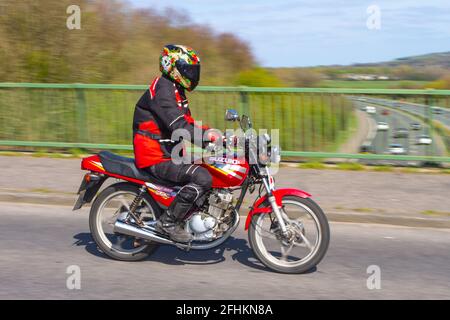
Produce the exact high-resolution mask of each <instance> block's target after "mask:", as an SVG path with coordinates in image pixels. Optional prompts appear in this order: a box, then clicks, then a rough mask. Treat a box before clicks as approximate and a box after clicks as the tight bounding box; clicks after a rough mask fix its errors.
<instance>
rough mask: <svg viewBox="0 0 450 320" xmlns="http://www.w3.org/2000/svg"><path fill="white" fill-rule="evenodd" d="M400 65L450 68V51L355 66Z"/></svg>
mask: <svg viewBox="0 0 450 320" xmlns="http://www.w3.org/2000/svg"><path fill="white" fill-rule="evenodd" d="M400 65H409V66H411V67H415V68H423V67H439V68H445V69H450V51H448V52H437V53H428V54H423V55H419V56H410V57H404V58H398V59H395V60H392V61H386V62H376V63H356V64H353V65H351V66H353V67H396V66H400Z"/></svg>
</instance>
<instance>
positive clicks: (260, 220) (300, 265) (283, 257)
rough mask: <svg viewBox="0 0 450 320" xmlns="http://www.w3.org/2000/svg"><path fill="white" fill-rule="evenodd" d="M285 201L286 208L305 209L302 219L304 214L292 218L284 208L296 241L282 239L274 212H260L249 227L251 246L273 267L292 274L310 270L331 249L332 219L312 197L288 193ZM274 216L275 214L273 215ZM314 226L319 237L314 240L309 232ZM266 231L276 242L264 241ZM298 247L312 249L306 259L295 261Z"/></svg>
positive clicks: (278, 270) (270, 267)
mask: <svg viewBox="0 0 450 320" xmlns="http://www.w3.org/2000/svg"><path fill="white" fill-rule="evenodd" d="M282 204H283V208H284V207H285V206H288V205H292V206H296V207H297V208H298V209H297V210H298V212H300V211H303V212H304V217H303V219H301V218H300V216H301V215H298V216H299V217H298V218H297V219H295V218H292V219H290V217H287V214H288V213H287V212H286V211H283V212H284V213H285V214H286V215H285V217H286V218H287V219H288V220H287V221H286V219H285V223H286V225H288V226H289V228H290V230H292V232H294V234H295V235H296V236H295V237H294V238H295V239H296V240H295V241H292V242H289V241H285V240H283V239H281V237H280V230H279V228H278V227H277V226H278V225H277V223H276V221H275V220H271V215H269V214H257V215H254V216H253V217H252V220H251V225H250V228H249V234H248V237H249V243H250V246H251V248H252V250H253V253H254V254H255V256H256V258H258V260H259V261H261V263H262V264H264V265H265V266H266V267H268V268H269V269H272V270H274V271H277V272H280V273H291V274H298V273H305V272H308V271H310V270H311V269H313V268H314V267H315V266H316V265H317V264H318V263H319V262H320V261H321V260H322V259H323V257H324V256H325V254H326V252H327V250H328V245H329V242H330V228H329V225H328V220H327V218H326V216H325V214H324V213H323V211H322V210H321V209H320V207H319V206H318V205H317V204H316V203H315V202H314V201H313V200H311V199H309V198H306V199H305V198H300V197H297V196H285V197H283V200H282ZM283 210H284V209H283ZM272 216H274V215H273V214H272ZM306 216H308V218H306ZM305 220H309V221H310V223H309V224H307V222H306V221H305ZM264 224H266V227H264ZM305 225H308V226H309V228H308V227H305ZM314 225H315V227H314V228H316V231H317V236H316V237H315V239H314V241H312V242H311V241H310V240H308V236H309V235H308V233H307V232H308V229H312V226H314ZM277 228H278V229H277ZM309 231H310V230H309ZM264 232H266V234H267V239H271V240H273V241H274V243H275V245H272V246H267V245H266V244H265V243H264V238H265V237H264ZM276 246H278V248H280V251H281V253H280V254H278V253H277V252H276V251H275V250H272V249H273V247H276ZM294 247H304V248H306V249H308V250H307V251H309V252H308V253H307V254H305V255H304V257H303V258H299V259H298V260H295V257H292V256H291V255H290V254H289V253H290V250H291V249H292V248H294ZM310 247H311V248H310ZM289 260H291V261H289Z"/></svg>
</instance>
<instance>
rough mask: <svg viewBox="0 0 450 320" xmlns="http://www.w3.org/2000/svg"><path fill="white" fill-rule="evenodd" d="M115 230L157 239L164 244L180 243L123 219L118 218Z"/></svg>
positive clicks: (146, 238) (149, 239)
mask: <svg viewBox="0 0 450 320" xmlns="http://www.w3.org/2000/svg"><path fill="white" fill-rule="evenodd" d="M114 232H117V233H122V234H126V235H127V236H132V237H136V238H141V239H144V240H148V241H155V242H159V243H163V244H172V245H179V244H177V243H176V242H174V241H172V240H169V239H166V238H163V237H160V236H158V235H157V234H155V233H154V232H153V231H152V230H151V229H145V228H138V227H135V226H132V225H130V224H127V223H124V222H122V221H119V220H116V222H115V223H114Z"/></svg>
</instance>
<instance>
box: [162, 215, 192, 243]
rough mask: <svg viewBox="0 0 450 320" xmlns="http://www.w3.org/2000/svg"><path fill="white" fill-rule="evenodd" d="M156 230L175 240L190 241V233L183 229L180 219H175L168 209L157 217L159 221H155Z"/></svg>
mask: <svg viewBox="0 0 450 320" xmlns="http://www.w3.org/2000/svg"><path fill="white" fill-rule="evenodd" d="M156 231H158V232H160V233H163V234H167V235H168V236H169V237H170V239H172V240H173V241H175V242H183V243H186V242H190V241H192V235H191V234H190V233H188V232H186V230H184V228H183V226H182V225H181V221H177V219H176V218H175V217H174V216H173V215H172V214H171V212H170V211H169V210H167V211H166V212H164V214H163V215H162V216H161V217H160V218H159V221H158V222H157V223H156Z"/></svg>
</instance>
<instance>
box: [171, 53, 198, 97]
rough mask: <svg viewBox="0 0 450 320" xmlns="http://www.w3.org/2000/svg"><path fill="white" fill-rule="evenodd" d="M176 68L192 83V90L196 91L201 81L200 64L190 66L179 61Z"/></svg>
mask: <svg viewBox="0 0 450 320" xmlns="http://www.w3.org/2000/svg"><path fill="white" fill-rule="evenodd" d="M175 66H176V68H177V69H178V71H179V72H180V74H181V76H182V77H183V78H186V79H188V80H189V81H190V82H191V87H190V88H189V89H190V90H194V88H195V87H196V86H197V84H198V82H199V81H200V64H188V63H186V62H185V61H182V60H178V61H177V62H176V63H175Z"/></svg>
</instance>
